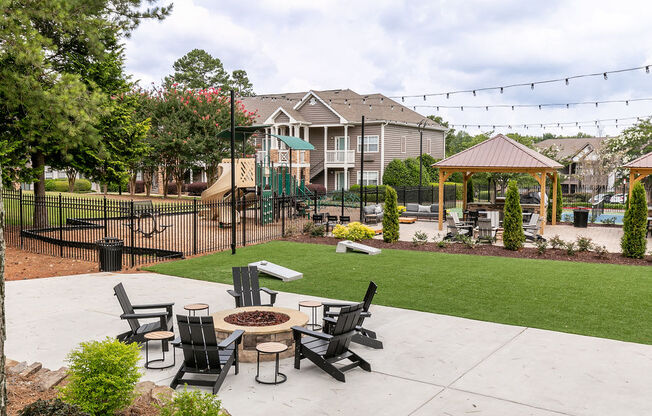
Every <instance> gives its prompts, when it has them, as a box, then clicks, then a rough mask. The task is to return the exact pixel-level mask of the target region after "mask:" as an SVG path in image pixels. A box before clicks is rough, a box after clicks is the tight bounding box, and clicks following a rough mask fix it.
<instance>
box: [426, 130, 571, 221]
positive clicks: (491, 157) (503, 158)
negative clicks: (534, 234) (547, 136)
mask: <svg viewBox="0 0 652 416" xmlns="http://www.w3.org/2000/svg"><path fill="white" fill-rule="evenodd" d="M432 166H434V167H436V168H439V184H440V186H439V187H438V188H439V201H440V203H439V204H438V205H439V230H440V231H441V230H442V229H443V224H444V218H443V215H444V212H443V211H444V205H443V204H442V203H441V201H443V200H444V187H443V186H441V184H443V183H444V182H445V181H446V179H448V177H449V176H450V175H451V174H453V173H455V172H460V173H462V175H463V180H464V182H463V186H464V189H463V191H462V194H463V202H464V205H463V207H464V209H465V210H466V205H467V200H466V186H467V182H468V180H469V178H470V177H471V175H473V174H474V173H477V172H499V173H528V174H530V175H532V176H533V177H534V179H536V181H537V182H538V183H539V185H540V186H541V198H540V199H541V201H540V206H539V213H540V215H541V218H542V219H543V223H542V225H541V232H542V233H543V230H544V226H545V222H546V214H545V213H546V206H545V196H544V195H545V191H546V177H547V176H550V177H551V179H552V181H553V187H552V211H553V212H556V210H557V180H558V178H557V170H558V169H560V168H562V165H561V164H560V163H558V162H556V161H554V160H552V159H550V158H548V157H546V156H544V155H542V154H541V153H539V152H537V151H536V150H533V149H530V148H529V147H527V146H525V145H523V144H521V143H518V142H517V141H515V140H512V139H510V138H509V137H507V136H504V135H502V134H498V135H496V136H494V137H492V138H491V139H489V140H485V141H484V142H482V143H478V144H476V145H475V146H472V147H469V148H468V149H466V150H463V151H461V152H459V153H457V154H455V155H453V156H450V157H447V158H446V159H443V160H441V161H439V162H437V163H435V164H433V165H432ZM556 220H557V218H556V216H555V215H553V216H552V224H553V225H554V224H555V223H556V222H557V221H556Z"/></svg>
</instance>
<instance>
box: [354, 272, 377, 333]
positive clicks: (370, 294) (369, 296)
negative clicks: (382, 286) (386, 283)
mask: <svg viewBox="0 0 652 416" xmlns="http://www.w3.org/2000/svg"><path fill="white" fill-rule="evenodd" d="M377 292H378V285H377V284H376V283H374V282H373V281H371V282H369V287H367V293H365V294H364V299H362V312H369V307H371V302H372V301H373V300H374V295H375V294H376V293H377ZM364 318H365V317H364V316H360V320H359V321H358V325H362V323H363V322H364Z"/></svg>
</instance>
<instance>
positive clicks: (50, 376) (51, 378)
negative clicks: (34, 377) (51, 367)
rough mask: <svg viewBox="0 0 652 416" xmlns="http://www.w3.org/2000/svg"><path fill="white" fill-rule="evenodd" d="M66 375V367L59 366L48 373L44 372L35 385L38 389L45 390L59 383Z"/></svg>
mask: <svg viewBox="0 0 652 416" xmlns="http://www.w3.org/2000/svg"><path fill="white" fill-rule="evenodd" d="M66 377H68V368H66V367H61V368H60V369H58V370H56V371H50V372H49V373H46V374H44V375H43V377H42V378H41V379H40V380H38V381H37V382H36V387H37V388H38V389H39V391H47V390H50V389H51V388H52V387H54V386H56V385H58V384H59V383H61V382H62V381H63V379H65V378H66Z"/></svg>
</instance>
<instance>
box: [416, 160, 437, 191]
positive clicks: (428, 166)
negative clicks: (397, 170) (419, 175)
mask: <svg viewBox="0 0 652 416" xmlns="http://www.w3.org/2000/svg"><path fill="white" fill-rule="evenodd" d="M418 161H419V158H418V157H417V162H418ZM421 161H422V162H421V163H422V165H423V170H426V171H428V176H429V177H430V181H431V182H434V181H436V180H437V178H438V177H439V169H437V168H436V167H433V166H432V165H433V164H435V163H437V162H439V159H435V158H434V157H432V156H430V155H429V154H428V153H423V154H422V155H421ZM423 183H424V184H425V185H428V182H426V181H425V180H424V181H423Z"/></svg>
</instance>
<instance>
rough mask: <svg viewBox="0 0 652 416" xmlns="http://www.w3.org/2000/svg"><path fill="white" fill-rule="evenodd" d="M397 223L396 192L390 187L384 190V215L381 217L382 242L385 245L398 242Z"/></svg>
mask: <svg viewBox="0 0 652 416" xmlns="http://www.w3.org/2000/svg"><path fill="white" fill-rule="evenodd" d="M398 236H399V223H398V208H397V204H396V191H395V190H394V188H392V187H391V186H388V187H387V188H386V189H385V214H384V215H383V240H384V241H385V242H386V243H395V242H397V241H398Z"/></svg>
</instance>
